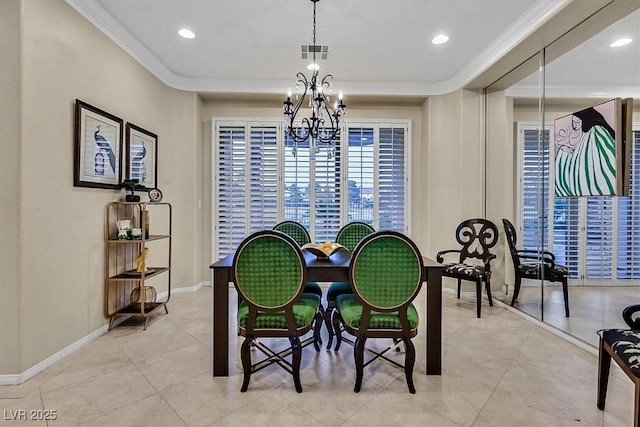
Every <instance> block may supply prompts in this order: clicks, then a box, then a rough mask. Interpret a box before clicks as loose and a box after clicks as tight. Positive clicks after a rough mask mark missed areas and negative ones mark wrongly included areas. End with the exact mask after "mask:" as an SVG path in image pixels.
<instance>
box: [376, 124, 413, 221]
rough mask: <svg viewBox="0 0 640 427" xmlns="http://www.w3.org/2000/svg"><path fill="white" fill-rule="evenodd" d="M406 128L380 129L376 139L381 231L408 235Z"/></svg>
mask: <svg viewBox="0 0 640 427" xmlns="http://www.w3.org/2000/svg"><path fill="white" fill-rule="evenodd" d="M406 134H407V128H404V127H381V128H380V134H379V135H380V136H379V143H378V144H379V145H378V152H379V153H380V154H379V165H380V166H379V178H378V180H379V181H378V192H379V206H378V211H379V214H378V217H379V224H378V229H380V230H395V231H399V232H402V233H406V232H407V228H406V224H405V219H406V218H405V217H406V215H405V211H406V201H407V200H406V192H407V185H406V183H407V180H406V176H407V171H406V155H405V140H406Z"/></svg>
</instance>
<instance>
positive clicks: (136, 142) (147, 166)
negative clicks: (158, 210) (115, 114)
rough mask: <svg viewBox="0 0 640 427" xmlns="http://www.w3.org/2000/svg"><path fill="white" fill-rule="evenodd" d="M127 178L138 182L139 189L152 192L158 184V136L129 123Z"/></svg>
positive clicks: (127, 131)
mask: <svg viewBox="0 0 640 427" xmlns="http://www.w3.org/2000/svg"><path fill="white" fill-rule="evenodd" d="M126 134H127V148H126V164H127V178H128V179H137V180H138V189H140V190H145V191H146V190H150V189H152V188H156V187H157V184H158V136H157V135H156V134H155V133H152V132H149V131H148V130H145V129H142V128H141V127H140V126H136V125H134V124H133V123H127V127H126Z"/></svg>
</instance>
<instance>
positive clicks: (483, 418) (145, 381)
mask: <svg viewBox="0 0 640 427" xmlns="http://www.w3.org/2000/svg"><path fill="white" fill-rule="evenodd" d="M211 294H212V292H211V288H206V287H205V288H202V289H200V290H198V291H196V292H189V293H174V295H173V296H172V297H171V300H170V302H169V304H168V306H169V314H168V315H164V314H159V315H157V316H154V317H153V318H152V320H151V321H150V323H149V327H148V329H147V330H146V331H143V330H142V327H141V325H140V324H139V323H135V322H126V323H124V324H122V325H119V326H117V327H115V328H114V329H113V330H111V331H110V332H108V333H106V334H104V335H103V336H101V337H100V338H98V339H96V340H94V341H93V342H91V343H90V344H88V345H86V346H84V347H83V348H81V349H79V350H78V351H76V352H75V353H74V354H72V355H70V356H68V357H66V358H65V359H63V360H61V361H60V362H58V363H56V364H55V365H53V366H51V367H49V368H47V369H46V370H44V371H43V372H41V373H39V374H38V375H36V376H34V377H33V378H31V379H30V380H28V381H26V382H25V383H23V384H21V385H17V386H4V387H2V388H0V409H2V412H3V417H2V419H0V425H2V426H14V425H15V426H27V425H39V426H46V425H48V426H109V427H111V426H113V427H125V426H236V425H237V426H302V425H304V426H309V427H310V426H379V425H388V426H394V425H397V426H475V427H489V426H496V427H497V426H500V427H504V426H544V427H547V426H606V427H614V426H620V427H622V426H624V427H628V426H631V425H632V418H633V406H632V405H633V386H632V383H631V381H629V380H628V378H627V377H626V376H625V375H624V374H623V373H622V371H621V370H620V369H619V368H618V367H617V366H615V363H613V364H612V367H611V369H612V372H611V377H610V380H609V393H608V398H607V409H606V411H604V412H603V411H600V410H598V409H597V408H596V384H597V378H596V375H597V358H596V356H594V355H592V354H590V353H588V352H586V351H584V350H582V349H580V348H578V347H576V346H574V345H573V344H570V343H568V342H566V341H564V340H562V339H561V338H559V337H557V336H555V335H553V334H551V333H550V332H548V331H546V330H544V329H541V328H540V327H538V326H536V325H534V324H532V323H530V322H528V321H527V320H525V319H523V318H521V317H519V316H517V315H515V314H513V313H511V312H509V311H508V310H505V309H504V308H501V307H498V306H494V307H488V306H487V305H485V306H484V307H483V309H482V316H483V317H482V318H481V319H477V318H476V316H475V300H474V299H462V300H456V298H455V296H454V295H451V294H449V293H445V294H444V295H443V374H442V376H426V375H424V372H425V360H424V358H425V355H424V346H425V332H424V321H423V323H422V325H421V328H422V330H421V331H420V333H419V334H418V336H417V337H416V338H415V339H414V341H415V344H416V349H417V364H416V370H415V373H414V381H415V385H416V388H417V393H416V394H415V395H412V394H410V393H409V392H408V390H407V386H406V383H405V381H404V376H403V374H402V373H401V372H400V371H399V370H397V369H396V368H394V367H393V366H391V365H390V364H388V363H385V362H380V361H378V362H376V363H374V364H372V365H371V366H370V367H368V368H367V370H366V371H365V377H364V382H363V386H362V390H361V391H360V393H357V394H356V393H354V392H353V385H354V377H355V375H354V370H353V355H352V348H351V347H350V346H349V345H343V346H342V347H341V349H340V350H339V351H337V352H334V351H333V350H325V349H324V348H323V349H322V350H321V351H320V352H319V353H316V352H315V350H314V349H313V346H309V347H306V348H305V350H304V354H303V359H302V386H303V389H304V391H303V393H301V394H298V393H296V392H295V388H294V386H293V381H292V380H291V377H290V376H289V374H288V373H286V371H284V370H283V369H281V368H279V367H278V366H275V365H272V366H271V367H269V368H267V369H264V370H262V371H260V372H258V373H256V374H254V376H253V377H252V379H251V383H250V385H249V390H248V391H247V393H240V384H241V382H242V375H241V372H242V368H241V364H240V361H239V359H238V346H239V344H240V342H241V339H238V337H236V335H235V332H234V331H235V329H234V328H235V326H234V325H235V320H234V319H233V318H232V319H231V320H230V325H231V330H230V333H229V336H230V339H231V349H232V350H231V352H232V355H231V360H232V364H231V368H230V371H231V372H230V373H231V375H230V376H229V377H227V378H214V377H213V376H212V366H211V365H212V351H211V349H212V335H211V331H212V321H211V319H212V313H211V310H212V309H211V307H212V305H211V298H212V295H211ZM485 302H486V301H485ZM416 303H417V305H419V306H420V307H424V290H423V292H422V293H421V295H420V296H419V297H418V300H417V301H416ZM232 304H234V302H232ZM420 312H421V313H422V312H423V310H421V311H420ZM323 334H324V335H323V337H324V339H325V341H326V331H324V330H323ZM400 356H401V355H400ZM17 410H26V411H27V416H29V415H30V414H29V411H30V410H36V411H37V410H49V411H55V413H56V417H57V419H56V420H55V421H48V422H45V421H40V422H38V421H11V420H9V419H7V418H11V414H15V413H16V412H15V411H17ZM36 414H37V413H36Z"/></svg>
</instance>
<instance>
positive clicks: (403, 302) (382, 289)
mask: <svg viewBox="0 0 640 427" xmlns="http://www.w3.org/2000/svg"><path fill="white" fill-rule="evenodd" d="M422 271H423V261H422V255H421V254H420V250H419V249H418V247H417V246H416V245H415V243H413V241H411V239H409V238H408V237H407V236H405V235H403V234H401V233H398V232H395V231H379V232H377V233H373V234H371V235H369V236H367V237H365V238H364V239H363V240H362V241H361V242H360V244H359V245H358V246H357V247H356V249H355V251H354V253H353V256H352V260H351V265H350V267H349V275H350V277H351V284H352V286H353V291H354V293H355V295H356V297H357V298H358V299H359V300H360V302H361V303H362V304H363V307H364V309H363V314H362V321H361V322H360V330H361V331H363V332H364V331H365V330H367V328H368V327H369V322H368V321H367V320H368V319H367V318H369V317H370V314H371V310H374V311H376V312H380V313H390V312H394V311H398V312H399V313H398V315H399V316H400V321H401V322H402V329H403V330H404V332H406V333H408V332H409V330H410V329H415V328H412V327H410V325H409V323H408V322H407V307H408V306H409V305H410V304H411V302H412V301H413V300H414V299H415V297H416V296H417V295H418V292H420V288H421V287H422V281H423V280H422Z"/></svg>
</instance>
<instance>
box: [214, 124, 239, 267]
mask: <svg viewBox="0 0 640 427" xmlns="http://www.w3.org/2000/svg"><path fill="white" fill-rule="evenodd" d="M215 131H216V134H217V139H218V144H217V153H216V154H217V165H216V167H215V168H214V170H217V178H216V181H217V186H216V187H217V188H216V190H217V194H216V197H215V198H214V201H216V202H217V206H216V207H215V208H214V209H215V210H214V213H215V224H214V227H215V226H217V252H218V254H217V255H216V258H217V257H221V256H225V255H227V254H229V253H231V252H232V251H234V250H235V248H237V247H238V245H239V244H240V242H242V239H244V238H245V237H246V236H247V228H246V223H247V221H246V220H247V218H246V182H245V175H246V172H247V171H246V165H247V154H246V152H247V150H246V129H245V126H244V125H242V126H234V125H225V126H216V130H215ZM214 255H215V254H214Z"/></svg>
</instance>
